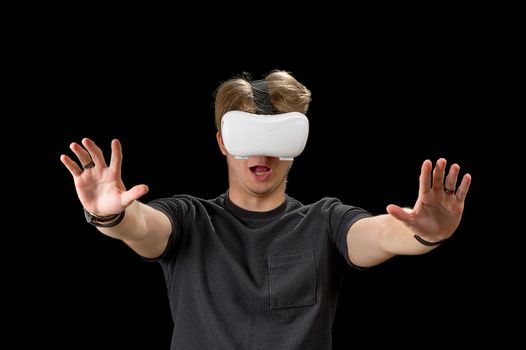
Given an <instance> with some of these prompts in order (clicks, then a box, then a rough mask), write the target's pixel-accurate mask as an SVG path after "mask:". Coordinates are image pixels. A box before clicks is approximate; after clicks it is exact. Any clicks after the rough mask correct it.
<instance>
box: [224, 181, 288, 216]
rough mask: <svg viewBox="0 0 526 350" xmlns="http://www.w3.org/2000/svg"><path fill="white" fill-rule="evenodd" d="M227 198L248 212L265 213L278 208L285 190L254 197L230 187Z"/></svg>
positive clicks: (283, 198) (282, 200)
mask: <svg viewBox="0 0 526 350" xmlns="http://www.w3.org/2000/svg"><path fill="white" fill-rule="evenodd" d="M228 197H229V198H230V200H231V201H232V203H234V204H235V205H237V206H238V207H240V208H242V209H245V210H249V211H259V212H265V211H270V210H272V209H275V208H277V207H279V206H280V205H281V204H283V202H284V201H285V188H284V186H283V188H280V189H276V190H275V191H273V192H272V193H268V194H264V195H254V194H249V193H246V192H244V191H242V190H241V189H239V188H235V187H230V189H229V190H228Z"/></svg>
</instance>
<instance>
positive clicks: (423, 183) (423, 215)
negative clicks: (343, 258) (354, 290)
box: [347, 158, 471, 267]
mask: <svg viewBox="0 0 526 350" xmlns="http://www.w3.org/2000/svg"><path fill="white" fill-rule="evenodd" d="M445 168H446V160H445V159H442V158H441V159H439V160H438V161H437V164H436V167H435V169H434V171H433V173H432V172H431V169H432V164H431V162H430V161H429V160H426V161H425V162H424V163H423V164H422V171H421V173H420V187H419V193H418V199H417V201H416V203H415V206H414V208H413V209H403V208H401V207H399V206H397V205H393V204H390V205H389V206H387V212H388V214H384V215H378V216H374V217H371V218H366V219H362V220H359V221H357V222H356V223H355V224H354V225H353V226H351V228H350V229H349V232H348V233H347V247H348V254H349V258H350V259H351V261H352V262H353V263H354V264H356V265H359V266H363V267H368V266H374V265H377V264H379V263H381V262H383V261H385V260H387V259H389V258H391V257H393V256H395V255H399V254H404V255H416V254H423V253H427V252H429V251H431V250H432V249H434V248H436V246H427V245H423V244H422V243H420V242H419V241H418V240H416V239H415V237H414V236H415V235H418V236H420V237H421V238H422V239H424V240H426V241H428V242H437V241H441V240H443V239H446V238H449V237H450V236H451V235H453V233H454V232H455V230H456V229H457V227H458V225H459V224H460V219H461V217H462V212H463V211H464V201H465V199H466V195H467V193H468V190H469V185H470V183H471V176H470V175H469V174H466V175H464V176H463V178H462V182H461V184H460V186H459V187H458V189H456V190H455V186H456V183H457V177H458V174H459V172H460V167H459V166H458V165H457V164H453V165H452V166H451V168H450V171H449V174H448V175H447V177H445ZM444 178H445V181H444ZM444 182H445V183H444ZM451 190H452V191H451Z"/></svg>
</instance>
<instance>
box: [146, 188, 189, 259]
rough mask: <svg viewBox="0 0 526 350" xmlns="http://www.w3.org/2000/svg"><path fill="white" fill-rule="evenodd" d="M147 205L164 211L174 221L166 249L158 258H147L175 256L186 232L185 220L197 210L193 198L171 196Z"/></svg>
mask: <svg viewBox="0 0 526 350" xmlns="http://www.w3.org/2000/svg"><path fill="white" fill-rule="evenodd" d="M147 205H149V206H151V207H152V208H154V209H157V210H159V211H160V212H162V213H164V214H165V215H166V216H167V217H168V219H170V221H171V223H172V233H171V234H170V238H169V241H168V244H167V246H166V249H165V250H164V252H163V253H162V254H161V255H160V256H159V257H157V258H154V259H147V260H148V261H159V260H162V259H165V258H170V257H174V255H175V247H176V245H177V242H178V241H179V240H180V239H181V235H183V234H184V227H185V220H187V218H188V217H190V216H191V213H192V212H194V211H195V205H194V204H193V203H192V201H191V199H189V198H186V197H179V196H177V197H175V196H174V197H170V198H161V199H156V200H153V201H151V202H149V203H147Z"/></svg>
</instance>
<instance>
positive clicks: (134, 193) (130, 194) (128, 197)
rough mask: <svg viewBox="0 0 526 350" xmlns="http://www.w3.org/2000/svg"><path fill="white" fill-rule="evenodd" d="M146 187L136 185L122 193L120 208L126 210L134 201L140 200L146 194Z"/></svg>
mask: <svg viewBox="0 0 526 350" xmlns="http://www.w3.org/2000/svg"><path fill="white" fill-rule="evenodd" d="M148 190H149V189H148V186H146V185H137V186H133V187H132V188H130V189H129V190H128V191H126V192H124V193H123V194H122V197H121V203H122V206H124V207H125V208H127V207H128V206H129V205H130V204H131V203H132V202H133V201H134V200H136V199H139V198H141V197H142V196H144V195H145V194H146V193H148Z"/></svg>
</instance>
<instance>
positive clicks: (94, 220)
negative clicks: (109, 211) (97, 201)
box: [84, 208, 126, 227]
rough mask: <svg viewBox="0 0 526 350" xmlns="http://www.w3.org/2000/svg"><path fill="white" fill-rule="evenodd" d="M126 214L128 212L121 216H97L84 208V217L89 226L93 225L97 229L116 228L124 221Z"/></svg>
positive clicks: (120, 214) (122, 213)
mask: <svg viewBox="0 0 526 350" xmlns="http://www.w3.org/2000/svg"><path fill="white" fill-rule="evenodd" d="M125 213H126V210H124V211H123V212H121V213H119V214H113V215H107V216H99V215H95V214H91V213H90V212H89V211H87V210H86V208H84V216H85V217H86V221H87V222H88V224H91V225H93V226H95V227H114V226H117V225H118V224H120V222H121V221H122V219H124V214H125Z"/></svg>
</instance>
